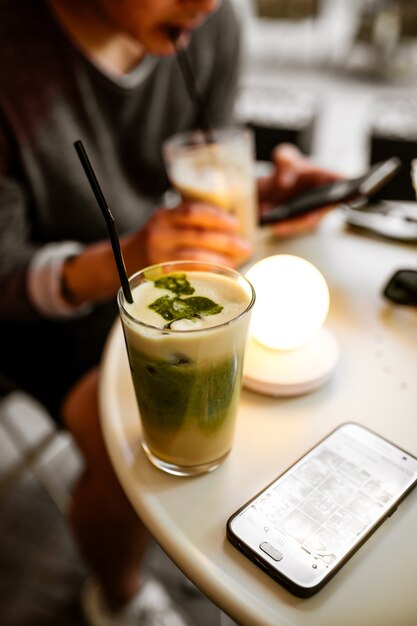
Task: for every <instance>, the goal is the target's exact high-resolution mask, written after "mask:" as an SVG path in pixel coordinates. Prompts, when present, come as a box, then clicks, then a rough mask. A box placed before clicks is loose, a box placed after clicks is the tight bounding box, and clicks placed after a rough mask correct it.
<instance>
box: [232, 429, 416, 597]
mask: <svg viewBox="0 0 417 626" xmlns="http://www.w3.org/2000/svg"><path fill="white" fill-rule="evenodd" d="M416 480H417V460H416V459H415V458H414V457H412V456H411V455H409V454H408V453H406V452H404V451H403V450H401V449H399V448H398V447H396V446H395V445H393V444H392V443H390V442H388V441H386V440H385V439H383V438H381V437H379V436H378V435H376V434H375V433H373V432H371V431H369V430H367V429H365V428H363V427H361V426H359V425H357V424H344V425H343V426H341V427H339V428H338V429H337V430H335V431H334V432H333V433H331V434H330V435H329V436H328V437H327V438H326V439H325V440H323V441H322V442H321V443H319V444H318V445H317V446H316V447H315V448H313V449H312V450H311V451H310V452H309V453H307V454H306V455H305V456H304V457H303V458H302V459H301V460H300V461H298V462H297V463H296V464H295V465H293V466H292V467H291V468H290V469H289V470H288V471H287V472H285V473H284V474H283V475H282V476H280V477H279V478H278V479H277V480H276V481H274V482H273V483H272V484H271V485H269V486H268V487H267V488H266V489H265V490H264V491H262V492H261V493H260V494H259V495H258V496H256V497H255V498H254V499H253V500H252V501H251V502H249V503H248V504H247V505H246V506H244V507H243V508H242V509H240V511H238V512H237V513H236V514H235V515H234V516H232V518H230V520H229V522H228V536H229V538H230V539H231V541H232V543H234V544H235V545H237V547H238V548H240V549H241V550H242V552H244V553H245V554H247V555H248V556H249V557H250V558H252V559H253V560H255V562H256V563H257V564H258V565H260V566H261V567H263V569H266V570H267V571H268V573H270V574H271V575H272V576H274V577H275V578H277V579H278V580H280V581H281V582H283V583H284V584H286V586H288V587H289V588H290V590H291V591H293V592H294V593H296V594H297V595H303V596H307V595H312V593H315V592H316V591H317V590H318V589H320V588H321V587H322V586H323V584H324V583H325V582H326V581H327V579H329V578H330V577H331V575H333V573H335V571H336V570H337V569H338V568H339V567H340V565H341V564H342V563H343V562H344V561H345V560H346V559H347V557H348V556H350V555H351V554H352V553H353V552H354V551H355V549H356V548H357V547H358V546H359V545H360V544H361V543H362V542H363V540H364V539H365V538H366V537H367V535H368V534H370V533H371V532H372V531H373V530H374V529H375V528H376V527H377V526H378V524H379V523H380V522H381V521H383V520H384V519H385V518H386V517H387V516H388V515H389V513H390V512H391V510H395V507H396V505H397V504H398V502H399V501H400V500H401V499H402V498H403V497H404V496H405V494H406V493H407V492H408V491H409V490H410V489H411V488H412V487H413V486H414V484H415V482H416Z"/></svg>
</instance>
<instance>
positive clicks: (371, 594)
mask: <svg viewBox="0 0 417 626" xmlns="http://www.w3.org/2000/svg"><path fill="white" fill-rule="evenodd" d="M277 253H290V254H297V255H299V256H303V257H304V258H306V259H308V260H310V261H312V262H313V263H314V264H315V265H316V266H317V267H318V268H319V269H320V270H321V272H322V273H323V275H324V276H325V278H326V280H327V282H328V285H329V288H330V293H331V305H330V313H329V317H328V320H327V324H326V325H327V327H328V328H329V329H331V330H332V331H333V332H334V334H335V335H336V337H337V339H338V341H339V344H340V350H341V358H340V362H339V364H338V366H337V369H336V371H335V373H334V375H333V377H332V379H331V381H330V382H329V383H327V385H326V386H325V387H323V388H321V389H320V390H318V391H315V392H313V393H311V394H309V395H305V396H302V397H298V398H287V399H278V398H271V397H265V396H261V395H257V394H255V393H252V392H249V391H245V390H244V391H243V395H242V400H241V404H240V409H239V414H238V424H237V431H236V436H235V441H234V445H233V449H232V452H231V453H230V455H229V456H228V457H227V459H226V461H225V462H224V463H223V465H222V466H221V467H219V468H218V469H217V470H216V471H214V472H212V473H210V474H206V475H203V476H200V477H195V478H177V477H173V476H169V475H167V474H164V473H163V472H161V471H159V470H157V469H156V468H154V467H153V466H152V465H151V464H150V462H149V461H148V460H147V459H146V457H145V454H144V452H143V451H142V449H141V447H140V424H139V419H138V413H137V409H136V404H135V399H134V393H133V387H132V383H131V380H130V372H129V367H128V363H127V357H126V351H125V346H124V342H123V335H122V331H121V327H120V324H119V322H116V324H115V326H114V328H113V331H112V333H111V335H110V337H109V340H108V343H107V346H106V350H105V354H104V357H103V361H102V368H101V379H100V408H101V416H102V426H103V429H104V435H105V440H106V443H107V446H108V450H109V453H110V456H111V459H112V462H113V464H114V467H115V470H116V472H117V474H118V477H119V479H120V482H121V484H122V486H123V488H124V489H125V491H126V494H127V496H128V497H129V499H130V501H131V502H132V504H133V506H134V507H135V509H136V511H137V512H138V514H139V515H140V516H141V518H142V519H143V521H144V522H145V524H146V525H147V526H148V527H149V529H150V531H151V532H152V534H153V536H154V537H155V539H156V540H157V541H158V542H159V543H160V545H161V546H162V548H163V549H164V550H165V551H166V552H167V553H168V555H169V556H170V557H171V558H172V559H173V561H174V562H175V563H176V564H177V565H178V566H179V567H180V568H181V569H182V570H183V572H184V573H185V574H186V575H187V576H188V577H189V578H190V579H191V580H193V581H194V582H195V583H196V584H197V585H198V586H199V587H200V588H201V590H202V591H203V592H204V593H205V594H206V595H207V596H208V597H209V598H210V599H212V600H213V601H214V602H215V603H216V604H217V605H218V606H219V607H220V608H221V609H222V610H223V611H225V612H226V613H228V614H229V615H230V616H231V617H232V618H233V619H234V620H236V621H237V622H239V623H240V624H243V625H245V626H258V625H259V626H261V625H262V626H281V625H282V626H284V625H285V626H288V625H297V626H303V625H308V626H336V625H337V626H344V625H346V626H356V625H363V626H365V625H366V626H374V625H375V626H392V625H393V624H398V626H412V625H413V624H416V623H417V592H416V589H417V586H416V585H417V524H416V521H417V491H414V492H412V493H411V494H410V495H409V496H408V497H407V498H406V500H405V501H404V502H403V503H402V504H401V505H400V506H399V508H398V511H397V512H396V513H395V515H393V516H392V517H391V518H389V519H388V520H387V521H386V522H384V524H383V525H382V526H381V527H380V528H379V529H378V530H377V531H376V533H375V534H374V535H373V536H372V537H371V538H370V539H369V540H368V541H367V542H366V543H365V545H364V546H362V547H361V548H360V550H359V551H358V552H357V553H356V554H355V555H354V556H353V557H352V558H351V560H350V561H349V562H348V563H347V564H346V565H345V566H344V567H343V568H342V569H341V570H340V571H339V572H338V573H337V574H336V576H335V577H334V578H333V579H332V580H331V581H330V582H329V583H328V585H326V586H325V587H324V588H323V589H322V590H321V591H320V592H319V593H318V594H317V595H315V596H313V597H312V598H309V599H299V598H296V597H295V596H293V595H291V594H290V593H289V592H288V591H286V590H285V589H284V588H282V587H281V586H280V585H279V584H278V583H276V582H274V581H273V580H272V579H270V578H269V577H268V576H267V575H266V574H264V573H263V572H262V571H260V570H259V569H258V568H257V567H256V566H255V565H254V564H252V563H251V562H249V561H248V560H247V559H246V558H245V557H244V556H243V555H242V554H240V553H239V552H238V551H237V550H236V549H235V548H234V547H233V546H231V545H230V544H229V543H228V541H227V539H226V534H225V526H226V521H227V519H228V517H229V516H230V515H231V514H232V513H233V512H234V511H235V510H236V509H237V508H239V507H240V506H241V505H242V504H243V503H244V502H245V501H247V500H248V499H249V498H251V497H252V496H253V495H255V493H257V491H259V490H260V489H261V488H263V487H264V486H266V484H268V483H269V482H270V481H271V480H272V479H273V478H275V477H276V476H277V475H278V474H280V473H282V471H283V470H284V469H286V468H287V467H288V466H290V465H292V464H293V463H294V462H295V461H296V460H297V459H298V458H299V457H300V456H301V455H302V454H303V453H304V452H306V451H307V450H308V449H309V448H311V447H312V445H313V444H315V443H316V442H317V441H318V440H320V439H321V438H322V437H323V436H324V435H326V434H327V433H328V432H330V431H331V430H333V429H334V428H335V427H336V426H337V425H339V424H341V423H342V422H345V421H350V420H353V421H357V422H360V423H362V424H364V425H365V426H368V427H370V428H371V429H373V430H375V431H377V432H379V433H380V434H382V435H383V436H385V437H387V438H388V439H391V440H392V441H394V442H395V443H397V444H399V445H400V446H402V447H404V448H405V449H406V450H408V451H409V452H411V453H413V454H415V455H417V310H416V309H412V308H407V307H398V306H394V305H391V304H389V303H387V302H386V301H384V300H383V298H382V297H381V295H380V293H381V288H382V287H383V285H384V284H385V282H386V281H387V279H388V277H389V276H390V275H391V273H392V272H393V271H394V270H396V269H399V268H401V267H406V268H416V267H417V254H416V246H414V245H410V244H408V245H402V244H397V243H393V242H389V241H384V240H382V239H377V238H371V237H365V236H363V235H359V234H356V233H353V232H352V231H348V230H346V229H345V228H344V227H343V224H342V220H341V216H340V214H338V213H337V212H334V213H333V214H331V215H330V216H328V217H327V218H326V220H325V221H324V222H323V224H322V226H321V228H320V230H319V231H318V232H316V233H314V234H311V235H308V236H303V237H298V238H294V239H291V240H284V241H281V242H279V241H277V240H275V239H274V238H271V237H269V236H268V235H267V233H266V231H264V232H263V233H261V234H260V236H259V245H258V249H257V253H256V257H255V258H258V257H262V256H267V255H270V254H277Z"/></svg>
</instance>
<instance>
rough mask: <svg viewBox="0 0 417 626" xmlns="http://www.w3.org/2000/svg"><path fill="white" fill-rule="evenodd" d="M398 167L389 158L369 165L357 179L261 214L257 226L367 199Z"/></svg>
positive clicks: (395, 160) (305, 194) (339, 182)
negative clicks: (359, 198)
mask: <svg viewBox="0 0 417 626" xmlns="http://www.w3.org/2000/svg"><path fill="white" fill-rule="evenodd" d="M400 167H401V161H400V160H399V159H398V158H397V157H392V158H390V159H387V160H386V161H382V162H380V163H377V164H375V165H373V166H372V167H371V169H370V170H369V171H368V172H367V173H366V174H364V175H363V176H359V177H358V178H348V179H343V180H337V181H335V182H333V183H329V184H327V185H320V186H319V187H314V188H312V189H309V190H308V191H304V192H302V193H300V194H298V195H296V196H295V197H294V198H292V199H291V200H289V201H288V202H286V203H284V204H280V205H279V206H277V207H275V208H273V209H271V210H270V211H268V213H264V214H263V215H261V216H260V220H259V223H260V225H261V226H265V225H267V224H275V223H276V222H282V221H284V220H288V219H291V218H293V217H297V216H299V215H304V214H306V213H309V212H310V211H314V210H315V209H318V208H320V207H323V206H327V205H329V204H337V203H339V202H347V201H348V200H352V199H354V198H357V197H371V196H372V195H373V194H374V193H376V192H377V191H378V190H379V189H381V188H382V187H383V186H384V185H385V184H386V183H388V181H390V180H391V178H392V177H393V176H395V174H396V173H397V172H398V170H399V169H400Z"/></svg>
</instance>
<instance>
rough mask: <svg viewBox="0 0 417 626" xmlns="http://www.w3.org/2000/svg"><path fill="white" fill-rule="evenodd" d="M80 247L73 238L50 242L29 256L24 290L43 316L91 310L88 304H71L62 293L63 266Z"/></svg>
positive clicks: (81, 248)
mask: <svg viewBox="0 0 417 626" xmlns="http://www.w3.org/2000/svg"><path fill="white" fill-rule="evenodd" d="M83 249H84V246H82V245H81V244H80V243H77V242H75V241H65V242H60V243H50V244H47V245H45V246H43V247H42V248H40V249H39V250H38V251H37V252H36V253H35V254H34V256H33V257H32V259H31V262H30V264H29V267H28V274H27V289H28V294H29V298H30V300H31V302H32V304H33V306H34V307H35V308H36V309H37V311H38V312H39V313H40V314H41V315H42V316H43V317H49V318H72V317H82V316H84V315H87V314H88V313H89V312H90V311H91V310H92V305H91V304H89V303H85V304H82V305H81V306H74V305H72V304H71V303H69V302H67V300H65V298H64V297H63V295H62V285H61V281H62V266H63V265H64V263H65V261H66V260H67V259H68V258H70V257H72V256H75V255H78V254H80V253H81V252H82V251H83Z"/></svg>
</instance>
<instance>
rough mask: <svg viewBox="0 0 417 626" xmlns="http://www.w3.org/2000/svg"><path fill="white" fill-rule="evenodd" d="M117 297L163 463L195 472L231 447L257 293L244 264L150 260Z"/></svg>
mask: <svg viewBox="0 0 417 626" xmlns="http://www.w3.org/2000/svg"><path fill="white" fill-rule="evenodd" d="M129 282H130V286H131V290H132V295H133V301H134V302H133V304H129V303H128V302H127V301H126V299H125V297H124V295H123V291H122V290H120V291H119V293H118V304H119V311H120V316H121V319H122V324H123V331H124V336H125V341H126V347H127V352H128V357H129V364H130V369H131V374H132V380H133V385H134V388H135V393H136V399H137V403H138V407H139V414H140V419H141V424H142V446H143V448H144V450H145V452H146V454H147V456H148V458H149V460H150V461H151V462H152V463H153V464H154V465H156V466H157V467H158V468H159V469H161V470H164V471H166V472H168V473H171V474H175V475H178V476H193V475H196V474H201V473H203V472H208V471H211V470H213V469H215V468H216V467H217V466H218V465H219V464H220V463H221V462H222V461H223V459H224V458H225V457H226V455H227V454H228V452H229V451H230V448H231V445H232V439H233V433H234V429H235V421H236V413H237V408H238V403H239V397H240V390H241V385H242V368H243V355H244V350H245V344H246V335H247V329H248V324H249V318H250V313H251V311H252V307H253V304H254V301H255V294H254V290H253V288H252V286H251V284H250V283H249V282H248V281H247V280H246V278H244V276H242V275H241V274H240V273H239V272H236V271H234V270H231V269H228V268H226V267H222V266H218V265H212V264H208V263H202V262H200V261H197V262H194V261H176V262H172V263H163V264H160V265H154V266H152V267H148V268H146V269H144V270H142V271H141V272H139V273H137V274H135V275H134V276H132V277H131V278H130V281H129Z"/></svg>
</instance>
